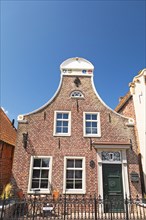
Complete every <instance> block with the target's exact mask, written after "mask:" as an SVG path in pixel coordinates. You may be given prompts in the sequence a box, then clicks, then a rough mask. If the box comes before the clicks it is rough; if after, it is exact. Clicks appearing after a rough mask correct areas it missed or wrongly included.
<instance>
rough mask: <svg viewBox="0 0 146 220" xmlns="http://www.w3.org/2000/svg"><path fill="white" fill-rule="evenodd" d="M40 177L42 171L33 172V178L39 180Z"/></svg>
mask: <svg viewBox="0 0 146 220" xmlns="http://www.w3.org/2000/svg"><path fill="white" fill-rule="evenodd" d="M39 177H40V170H33V174H32V178H39Z"/></svg>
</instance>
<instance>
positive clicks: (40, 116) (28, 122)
mask: <svg viewBox="0 0 146 220" xmlns="http://www.w3.org/2000/svg"><path fill="white" fill-rule="evenodd" d="M78 77H79V79H80V82H81V84H80V85H78V87H77V85H76V84H75V83H74V81H75V79H76V76H75V75H71V74H70V75H64V76H63V78H62V84H61V87H60V89H59V91H58V93H57V95H56V96H55V97H54V99H53V100H52V101H51V102H50V103H49V104H48V105H45V106H44V107H43V108H40V109H39V110H38V111H35V112H34V113H30V114H28V115H24V116H23V120H22V122H21V121H20V122H19V124H18V136H17V144H16V149H15V156H14V163H13V182H15V184H16V185H17V187H18V188H19V189H22V190H23V192H24V193H27V191H28V181H29V170H30V158H31V156H52V158H53V160H52V162H53V164H52V178H51V179H52V183H51V184H52V186H53V187H54V188H57V189H58V190H59V191H60V193H62V192H63V177H64V157H65V156H80V157H85V172H86V187H85V188H86V194H94V193H96V194H98V193H99V192H98V181H99V178H102V177H101V176H100V177H99V176H98V166H97V165H98V161H97V150H96V148H95V145H96V144H97V145H98V144H100V143H101V144H103V143H105V144H106V145H108V144H110V146H111V149H112V143H117V144H123V143H127V144H129V145H130V139H131V141H132V148H129V149H128V150H126V152H127V166H128V175H129V177H128V178H129V186H130V193H131V194H132V195H133V196H136V195H137V194H141V186H140V182H138V183H137V182H136V183H132V182H131V181H130V173H131V172H132V171H135V172H137V173H138V174H139V166H138V157H137V144H136V140H135V134H134V128H133V126H127V123H128V120H129V119H128V118H124V117H122V116H120V115H118V114H117V113H115V112H114V111H112V110H111V109H110V108H108V107H107V106H106V105H105V104H104V103H103V102H102V101H101V99H100V98H99V97H98V95H97V94H96V92H95V90H94V89H93V85H92V76H90V75H89V76H84V75H79V76H78ZM74 90H79V91H81V92H82V93H83V95H84V98H81V99H75V98H71V97H70V94H71V92H72V91H74ZM55 111H71V136H67V137H62V136H61V137H59V136H53V131H54V112H55ZM83 112H100V123H101V137H93V138H88V137H84V136H83ZM27 132H28V141H27V147H26V149H25V148H24V146H23V135H22V134H23V133H27ZM91 160H93V161H94V162H95V167H94V168H91V166H90V161H91Z"/></svg>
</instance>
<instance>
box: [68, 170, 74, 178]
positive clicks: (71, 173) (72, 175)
mask: <svg viewBox="0 0 146 220" xmlns="http://www.w3.org/2000/svg"><path fill="white" fill-rule="evenodd" d="M73 177H74V170H67V172H66V178H72V179H73Z"/></svg>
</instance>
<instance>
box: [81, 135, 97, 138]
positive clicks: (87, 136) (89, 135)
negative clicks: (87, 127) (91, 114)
mask: <svg viewBox="0 0 146 220" xmlns="http://www.w3.org/2000/svg"><path fill="white" fill-rule="evenodd" d="M84 137H88V138H90V137H101V134H89V135H87V134H84Z"/></svg>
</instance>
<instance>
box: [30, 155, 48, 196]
mask: <svg viewBox="0 0 146 220" xmlns="http://www.w3.org/2000/svg"><path fill="white" fill-rule="evenodd" d="M43 158H47V159H50V164H49V180H48V182H49V183H50V187H49V186H48V188H46V189H45V188H44V189H38V188H37V189H31V184H32V174H33V162H34V159H43ZM51 182H52V156H31V159H30V170H29V181H28V191H27V192H28V193H29V194H34V193H35V191H36V193H37V194H49V193H51Z"/></svg>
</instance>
